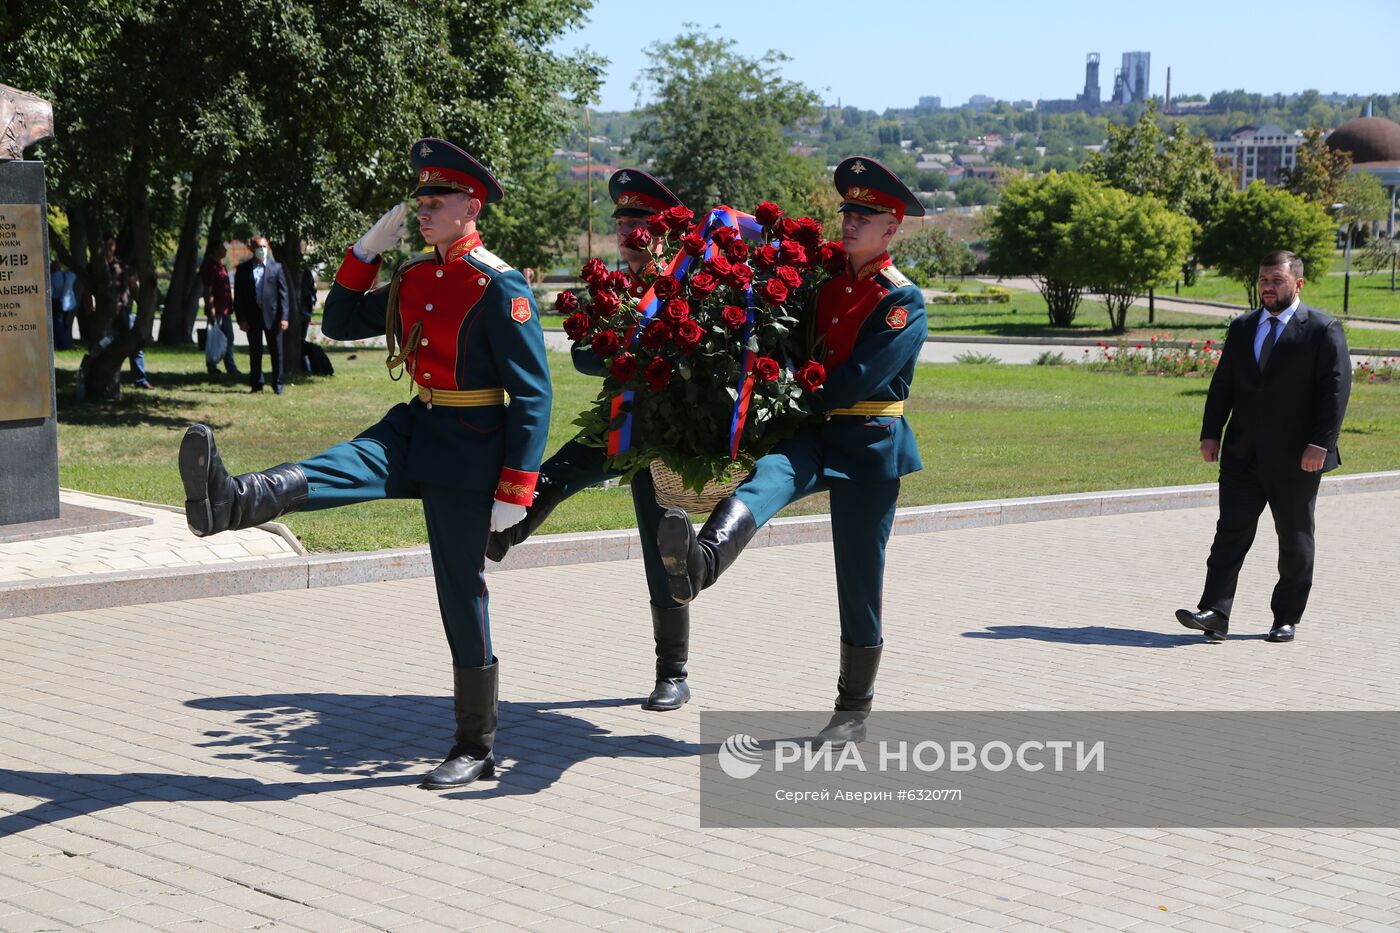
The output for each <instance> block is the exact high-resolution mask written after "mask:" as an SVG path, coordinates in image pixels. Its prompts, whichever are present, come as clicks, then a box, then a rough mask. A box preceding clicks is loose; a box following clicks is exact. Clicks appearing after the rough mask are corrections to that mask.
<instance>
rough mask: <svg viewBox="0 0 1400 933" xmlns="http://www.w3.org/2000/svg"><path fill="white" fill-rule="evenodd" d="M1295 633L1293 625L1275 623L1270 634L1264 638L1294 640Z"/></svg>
mask: <svg viewBox="0 0 1400 933" xmlns="http://www.w3.org/2000/svg"><path fill="white" fill-rule="evenodd" d="M1294 634H1296V633H1295V632H1294V630H1293V626H1292V625H1275V626H1274V627H1273V628H1271V629H1269V634H1268V635H1267V636H1266V637H1265V638H1264V640H1265V641H1292V640H1293V636H1294Z"/></svg>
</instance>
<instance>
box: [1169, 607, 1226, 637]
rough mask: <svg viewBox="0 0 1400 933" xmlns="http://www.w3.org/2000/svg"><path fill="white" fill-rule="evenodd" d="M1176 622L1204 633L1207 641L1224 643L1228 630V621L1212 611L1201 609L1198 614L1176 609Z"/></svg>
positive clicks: (1188, 610)
mask: <svg viewBox="0 0 1400 933" xmlns="http://www.w3.org/2000/svg"><path fill="white" fill-rule="evenodd" d="M1176 621H1178V622H1180V623H1181V624H1182V625H1184V626H1186V627H1187V628H1192V629H1195V630H1196V631H1198V632H1205V633H1206V640H1207V641H1224V640H1225V635H1226V633H1227V632H1229V630H1230V620H1229V619H1228V618H1226V617H1225V616H1223V615H1221V614H1220V613H1218V612H1216V611H1215V610H1214V609H1202V610H1201V611H1199V612H1192V611H1191V610H1190V609H1178V610H1177V611H1176Z"/></svg>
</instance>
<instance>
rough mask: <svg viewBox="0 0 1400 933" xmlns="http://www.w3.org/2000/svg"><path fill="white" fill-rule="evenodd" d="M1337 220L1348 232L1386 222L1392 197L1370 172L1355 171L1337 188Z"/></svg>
mask: <svg viewBox="0 0 1400 933" xmlns="http://www.w3.org/2000/svg"><path fill="white" fill-rule="evenodd" d="M1337 203H1340V204H1341V205H1342V206H1341V207H1339V208H1337V212H1336V215H1335V217H1336V220H1337V222H1338V223H1339V224H1341V225H1342V226H1344V227H1346V228H1347V229H1348V230H1351V229H1355V228H1357V227H1361V226H1364V225H1369V224H1373V223H1375V222H1377V221H1379V220H1384V219H1385V217H1386V215H1387V214H1389V213H1390V195H1388V194H1386V193H1385V189H1384V188H1382V187H1381V183H1380V179H1378V178H1376V176H1375V175H1372V174H1371V173H1370V172H1360V171H1354V172H1350V173H1348V174H1347V176H1346V177H1345V178H1343V179H1342V182H1341V184H1339V185H1338V186H1337Z"/></svg>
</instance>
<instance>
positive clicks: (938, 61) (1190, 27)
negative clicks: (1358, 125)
mask: <svg viewBox="0 0 1400 933" xmlns="http://www.w3.org/2000/svg"><path fill="white" fill-rule="evenodd" d="M1260 10H1267V11H1268V13H1267V15H1264V14H1263V13H1261V12H1259V11H1260ZM686 22H694V23H697V24H698V25H700V26H702V27H704V28H705V29H706V30H707V31H709V32H710V33H711V34H712V35H723V36H727V37H729V38H732V39H737V40H738V46H737V48H738V51H739V52H740V53H742V54H744V55H746V56H748V57H758V56H759V55H762V54H763V53H764V52H766V51H767V50H769V49H778V50H780V51H782V52H784V53H786V54H787V55H788V56H789V57H790V58H791V59H792V60H791V61H789V62H787V63H785V65H784V66H783V74H784V76H785V77H787V78H789V79H791V80H794V81H800V82H801V83H803V84H805V85H807V86H808V87H810V88H812V89H813V90H815V91H817V92H818V93H819V94H820V95H821V96H822V98H823V100H824V101H825V102H826V103H831V104H835V103H837V102H838V101H839V102H840V103H841V104H843V105H845V106H855V107H860V108H862V109H867V110H876V111H883V110H885V109H886V108H889V107H912V106H914V105H915V104H916V103H918V99H919V98H920V97H922V96H936V97H941V98H942V99H943V101H942V102H943V106H945V107H948V106H957V105H959V104H963V103H966V102H967V99H968V98H969V97H970V96H971V95H973V94H987V95H990V96H992V97H995V98H998V99H1002V100H1035V99H1037V98H1052V99H1053V98H1072V97H1074V95H1075V94H1077V93H1079V91H1081V90H1082V89H1083V86H1084V56H1085V53H1087V52H1098V53H1099V54H1100V55H1101V56H1102V62H1101V64H1100V66H1099V86H1100V88H1101V89H1102V94H1103V96H1104V98H1107V97H1108V96H1109V94H1110V93H1111V92H1112V89H1113V70H1114V68H1116V67H1118V66H1119V65H1120V64H1121V62H1122V55H1123V53H1124V52H1135V51H1145V52H1150V53H1151V55H1152V62H1151V83H1152V87H1151V90H1152V93H1153V94H1158V95H1160V94H1162V93H1163V91H1164V90H1165V87H1166V75H1167V67H1168V66H1170V67H1171V70H1172V96H1173V97H1175V96H1178V95H1180V94H1191V93H1198V94H1206V95H1209V94H1210V93H1211V92H1212V91H1218V90H1233V89H1235V88H1244V89H1245V90H1248V91H1252V92H1262V93H1274V92H1283V93H1292V92H1296V91H1302V90H1306V89H1307V88H1317V89H1318V90H1320V91H1322V92H1323V93H1330V92H1332V91H1338V92H1341V93H1354V94H1367V93H1389V94H1394V93H1397V92H1400V56H1397V55H1396V53H1395V49H1394V45H1393V43H1394V39H1395V36H1396V35H1397V34H1400V0H1340V2H1331V3H1325V2H1324V3H1319V2H1317V0H1268V2H1257V0H1165V2H1157V3H1144V2H1137V3H1134V2H1132V0H1119V2H1112V3H1110V2H1101V0H1082V2H1081V0H1039V2H1036V0H980V2H974V0H957V2H950V0H884V2H878V0H875V2H872V0H843V2H832V0H805V2H794V0H707V2H705V3H702V4H673V3H666V2H657V0H649V2H644V0H594V7H593V10H592V11H591V12H590V13H589V21H588V23H587V24H586V25H585V26H583V27H582V28H581V29H578V30H575V31H573V32H571V33H569V34H567V35H566V36H565V37H563V38H562V39H561V40H560V41H559V42H558V43H557V44H556V47H557V48H559V49H564V50H573V49H580V48H585V47H586V48H589V49H591V50H593V51H594V52H597V53H599V54H601V55H603V56H604V57H606V58H607V59H608V60H609V63H608V65H607V66H606V73H607V76H606V78H605V81H604V84H603V87H602V102H601V104H600V105H599V109H601V110H630V109H632V108H633V107H634V106H636V103H637V93H636V91H634V90H633V89H632V87H631V85H632V83H633V81H634V80H635V79H636V78H637V74H638V72H639V70H640V68H639V67H638V65H637V64H636V62H637V61H638V60H639V53H640V51H641V50H643V49H645V48H646V46H648V45H650V44H651V43H652V42H656V41H665V40H669V39H672V38H674V37H675V36H676V35H678V34H679V33H681V32H682V31H683V30H684V24H685V23H686Z"/></svg>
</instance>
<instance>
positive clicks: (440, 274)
mask: <svg viewBox="0 0 1400 933" xmlns="http://www.w3.org/2000/svg"><path fill="white" fill-rule="evenodd" d="M437 277H438V278H442V270H441V269H439V270H438V271H437Z"/></svg>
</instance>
